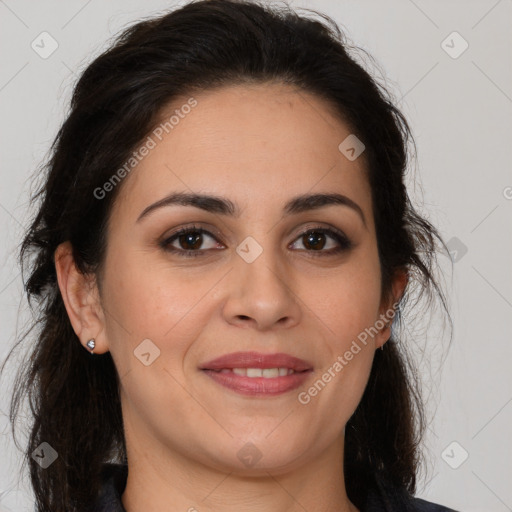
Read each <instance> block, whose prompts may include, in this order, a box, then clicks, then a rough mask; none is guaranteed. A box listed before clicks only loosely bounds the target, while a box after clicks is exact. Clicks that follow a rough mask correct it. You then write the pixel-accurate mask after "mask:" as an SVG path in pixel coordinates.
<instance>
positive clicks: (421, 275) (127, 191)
mask: <svg viewBox="0 0 512 512" xmlns="http://www.w3.org/2000/svg"><path fill="white" fill-rule="evenodd" d="M323 18H324V20H323V21H319V20H314V19H313V18H312V17H311V18H308V17H305V16H304V17H301V16H298V15H297V14H296V13H294V12H293V11H291V10H288V9H285V8H282V7H280V8H277V7H275V8H271V7H268V6H267V7H264V5H263V4H258V3H255V2H239V1H236V2H235V1H231V0H210V1H195V2H191V3H189V4H187V5H185V6H183V7H181V8H179V9H177V10H175V11H173V12H170V13H168V14H166V15H164V16H161V17H159V18H155V19H152V20H147V21H144V22H141V23H138V24H137V25H135V26H133V27H131V28H130V29H128V30H126V31H125V32H124V33H123V34H122V35H121V36H120V37H119V38H118V40H117V41H116V42H115V44H114V45H113V46H112V47H111V48H110V49H109V50H108V51H106V52H105V53H104V54H102V55H101V56H100V57H98V58H97V59H96V60H95V61H94V62H93V63H92V64H91V65H90V66H89V67H88V68H87V69H86V70H85V72H84V73H83V75H82V76H81V78H80V80H79V82H78V84H77V85H76V88H75V91H74V95H73V99H72V104H71V111H70V113H69V116H68V118H67V119H66V121H65V123H64V124H63V126H62V128H61V130H60V131H59V133H58V136H57V138H56V140H55V143H54V146H53V148H52V149H53V153H52V158H51V161H50V162H49V165H48V174H47V176H46V179H45V182H44V184H43V186H42V188H41V190H40V191H39V193H38V195H37V198H38V199H39V200H40V206H39V210H38V213H37V216H36V218H35V219H34V221H33V224H32V225H31V227H30V230H29V232H28V233H27V235H26V238H25V240H24V243H23V247H22V251H21V259H22V262H24V263H25V268H26V269H27V268H28V270H29V276H28V278H27V280H26V289H27V293H28V296H29V298H31V299H36V300H38V301H39V302H38V308H39V312H40V318H39V319H38V322H39V325H40V331H39V333H38V343H37V345H36V346H35V347H34V350H33V353H32V357H31V359H30V361H29V362H28V364H27V367H26V369H25V373H23V374H21V375H20V379H19V381H18V386H17V388H16V390H15V395H14V398H13V404H12V411H11V413H12V414H11V416H12V419H13V421H14V418H15V416H16V413H17V410H18V406H19V403H20V402H21V400H22V398H23V396H24V395H25V394H28V395H29V396H30V397H31V400H32V405H33V413H34V420H33V423H32V425H31V435H30V439H29V444H28V446H27V449H26V458H27V462H28V464H29V466H30V475H31V481H32V485H33V488H34V493H35V498H36V505H37V510H39V511H41V512H47V511H48V512H50V511H51V512H57V511H59V512H60V511H63V510H65V511H67V512H70V511H83V510H89V511H110V512H114V511H116V512H119V511H123V510H124V511H126V512H139V511H149V510H159V511H161V510H166V511H167V510H169V511H170V510H172V511H175V510H176V511H177V510H189V511H194V510H198V511H213V510H215V511H220V510H222V511H229V510H237V511H253V510H265V511H275V512H277V511H298V510H308V511H313V510H314V511H319V510H322V511H343V512H348V511H350V512H356V511H360V512H363V511H365V512H370V511H384V510H386V511H391V510H392V511H406V510H408V511H409V510H410V511H449V510H450V509H448V508H446V507H443V506H440V505H435V504H433V503H429V502H426V501H424V500H421V499H418V498H415V497H414V492H415V486H416V474H417V471H418V468H419V462H420V460H421V454H420V452H419V448H418V446H419V443H420V440H421V436H422V433H423V430H424V427H425V421H424V413H423V409H422V402H421V398H420V395H419V391H418V387H417V382H416V377H415V376H416V374H415V373H414V372H410V371H409V370H408V366H407V364H408V362H407V358H406V357H405V354H404V352H403V347H399V346H398V343H399V339H398V338H397V336H396V335H392V331H391V324H392V323H393V322H394V326H395V327H396V325H397V321H398V320H400V319H401V318H400V308H401V307H402V308H403V306H404V305H405V304H406V303H407V297H408V296H409V295H410V294H411V293H413V292H418V291H419V292H420V294H423V293H426V292H432V291H435V292H436V293H437V295H438V296H439V297H440V298H441V301H442V303H443V306H445V301H444V298H443V294H442V292H441V291H440V289H439V288H438V286H437V284H436V282H435V280H434V278H433V274H432V265H433V262H434V259H435V249H436V245H437V244H436V242H437V241H439V242H441V244H442V240H441V238H440V236H439V235H438V233H437V231H436V230H435V228H434V227H433V226H432V225H431V224H430V223H429V222H428V221H426V220H425V219H423V218H422V217H421V216H419V215H418V214H417V213H416V212H415V210H414V208H413V207H412V205H411V203H410V201H409V198H408V195H407V192H406V188H405V185H404V173H405V170H406V164H407V144H408V141H409V140H410V131H409V127H408V125H407V122H406V120H405V119H404V117H403V116H402V114H401V113H400V112H399V110H398V109H397V108H396V107H395V106H394V105H393V103H392V102H391V100H390V99H389V97H388V95H387V93H386V91H385V90H384V89H383V88H382V87H380V86H378V85H377V84H376V82H375V81H374V80H373V79H372V78H371V77H370V75H369V74H368V73H367V72H366V71H365V70H364V69H363V68H362V67H361V66H360V65H359V64H357V62H356V61H355V60H354V59H353V58H352V57H350V56H349V54H348V45H347V44H346V43H345V42H344V38H343V35H342V34H341V33H340V32H339V29H338V28H337V27H336V25H335V24H334V22H332V21H331V20H329V18H327V17H326V16H324V17H323ZM34 255H35V257H34ZM29 256H30V258H31V259H30V260H29ZM445 307H446V306H445ZM395 318H396V320H394V319H395ZM394 332H395V329H394V330H393V333H394Z"/></svg>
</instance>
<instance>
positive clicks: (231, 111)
mask: <svg viewBox="0 0 512 512" xmlns="http://www.w3.org/2000/svg"><path fill="white" fill-rule="evenodd" d="M192 100H193V101H191V97H182V98H180V99H177V100H176V99H175V100H174V101H173V102H172V104H169V105H167V106H166V107H165V108H164V109H162V112H161V117H160V123H157V124H156V125H155V128H154V129H153V130H152V132H150V133H149V136H148V138H147V139H145V140H144V141H142V144H143V145H144V144H145V145H146V146H148V147H151V149H149V151H148V152H147V153H146V155H145V156H144V157H143V158H141V160H140V161H139V162H138V163H137V165H136V166H135V167H134V168H133V170H132V171H131V172H130V174H129V176H127V177H126V178H125V180H124V182H123V183H122V190H120V197H119V203H120V204H119V206H120V208H124V209H126V208H129V209H133V208H138V209H139V210H140V209H143V208H144V207H145V206H147V204H148V203H149V202H152V201H155V200H158V199H159V198H161V197H163V196H164V195H166V194H168V193H169V192H172V191H183V192H208V193H212V194H216V195H224V196H227V197H229V198H230V199H232V200H233V201H234V202H236V203H239V204H240V205H241V206H243V207H244V206H247V207H249V209H250V208H251V207H254V208H256V207H258V205H259V206H260V207H261V205H262V204H265V205H266V206H268V207H270V206H271V205H270V203H271V202H272V203H275V204H276V206H281V205H282V204H284V203H285V202H286V201H287V198H289V197H292V196H296V195H299V194H304V193H314V192H331V191H337V192H339V193H342V194H345V195H348V196H349V197H351V198H352V199H353V200H355V201H356V202H358V203H359V204H360V206H361V208H363V210H364V211H365V214H367V217H368V218H371V202H370V190H369V185H368V181H367V177H366V168H365V165H366V162H365V160H364V153H363V154H362V155H361V157H359V158H356V159H355V160H349V159H348V158H347V157H346V156H345V154H344V153H343V152H342V151H340V149H339V146H340V144H341V143H342V142H343V141H345V140H346V139H347V137H350V136H353V135H352V134H351V130H350V126H349V125H347V124H346V123H344V122H343V121H341V120H340V119H339V118H338V117H337V116H336V115H335V113H334V112H333V109H332V107H331V106H330V105H329V104H328V103H327V102H325V101H323V100H322V99H320V98H318V97H317V96H314V95H311V94H309V93H307V92H305V91H303V90H298V89H296V88H293V87H291V86H289V85H284V84H259V85H236V86H228V87H222V88H219V89H215V90H211V91H203V92H201V93H198V94H194V95H193V97H192ZM187 105H194V106H193V107H192V108H190V107H186V106H187ZM139 213H140V211H139Z"/></svg>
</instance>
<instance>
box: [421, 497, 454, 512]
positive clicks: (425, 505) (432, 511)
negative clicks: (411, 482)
mask: <svg viewBox="0 0 512 512" xmlns="http://www.w3.org/2000/svg"><path fill="white" fill-rule="evenodd" d="M411 504H412V506H413V507H414V508H413V509H412V510H414V512H457V511H456V510H454V509H453V508H448V507H445V506H444V505H438V504H437V503H432V502H430V501H425V500H422V499H420V498H411Z"/></svg>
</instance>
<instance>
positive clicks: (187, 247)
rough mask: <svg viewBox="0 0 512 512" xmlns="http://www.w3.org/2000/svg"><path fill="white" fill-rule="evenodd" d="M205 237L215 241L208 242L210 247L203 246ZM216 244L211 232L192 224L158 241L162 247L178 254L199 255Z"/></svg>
mask: <svg viewBox="0 0 512 512" xmlns="http://www.w3.org/2000/svg"><path fill="white" fill-rule="evenodd" d="M205 238H206V239H208V238H209V239H211V240H214V241H215V243H213V244H212V243H211V242H210V247H208V246H207V247H204V244H205ZM217 245H218V242H217V239H216V238H215V237H214V236H213V235H212V234H211V233H209V232H208V231H206V230H205V229H203V228H200V227H194V226H192V227H187V228H182V229H180V230H179V231H178V232H177V233H174V234H173V235H172V236H170V237H168V238H166V239H165V240H163V241H162V242H161V243H160V246H161V247H162V249H164V250H165V251H168V252H172V253H176V254H177V255H178V256H201V255H203V254H205V253H206V251H207V250H210V249H215V248H218V247H217Z"/></svg>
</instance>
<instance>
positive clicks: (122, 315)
mask: <svg viewBox="0 0 512 512" xmlns="http://www.w3.org/2000/svg"><path fill="white" fill-rule="evenodd" d="M121 252H122V251H119V253H118V254H120V253H121ZM148 259H149V258H148V257H147V256H145V255H144V254H140V255H137V253H132V254H131V255H130V254H126V255H124V256H120V255H118V256H113V257H112V258H110V260H109V259H107V263H106V271H105V275H108V276H109V279H108V280H107V281H106V282H105V286H104V290H105V293H104V305H105V310H106V311H107V314H106V324H107V332H108V338H109V343H111V344H112V346H113V352H120V351H124V352H126V344H127V338H128V339H129V340H130V346H131V349H132V350H133V349H135V348H136V347H137V345H138V344H140V343H141V341H142V340H144V339H150V340H151V341H152V342H153V343H155V345H156V346H157V347H158V348H159V349H160V351H161V352H162V355H164V354H165V352H166V351H167V349H168V348H170V347H172V351H169V354H171V355H172V357H173V358H174V359H178V358H179V357H180V356H181V355H182V352H183V351H184V350H186V348H187V345H188V344H190V343H191V341H192V340H194V339H195V338H196V337H197V335H198V334H199V332H200V330H201V328H202V327H201V326H202V325H204V324H205V322H206V321H207V318H206V317H207V315H208V312H207V307H208V305H209V301H208V297H207V295H208V291H209V290H210V289H212V287H213V286H214V285H215V283H216V282H217V281H218V277H216V276H212V277H209V276H208V275H204V274H203V275H200V274H199V273H197V275H194V274H192V273H187V272H184V271H183V270H180V269H176V268H174V269H171V268H170V266H166V265H165V264H163V263H161V262H152V263H151V264H148ZM116 269H117V270H116ZM117 346H119V349H118V350H116V347H117ZM128 352H129V353H131V351H128ZM165 359H168V358H167V357H166V358H165Z"/></svg>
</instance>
